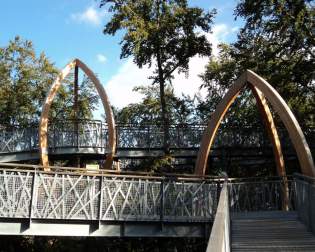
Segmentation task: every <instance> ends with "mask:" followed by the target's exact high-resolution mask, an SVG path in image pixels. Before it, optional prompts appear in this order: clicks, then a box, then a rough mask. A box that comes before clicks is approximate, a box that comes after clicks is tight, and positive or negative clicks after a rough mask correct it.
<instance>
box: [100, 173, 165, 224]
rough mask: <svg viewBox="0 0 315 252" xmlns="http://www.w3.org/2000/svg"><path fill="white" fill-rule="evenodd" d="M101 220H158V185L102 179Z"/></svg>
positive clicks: (155, 183) (128, 180)
mask: <svg viewBox="0 0 315 252" xmlns="http://www.w3.org/2000/svg"><path fill="white" fill-rule="evenodd" d="M102 195H103V198H102V219H103V220H127V219H128V220H153V219H159V218H160V215H159V202H160V199H159V195H160V183H159V182H156V181H147V180H141V179H114V178H104V180H103V187H102Z"/></svg>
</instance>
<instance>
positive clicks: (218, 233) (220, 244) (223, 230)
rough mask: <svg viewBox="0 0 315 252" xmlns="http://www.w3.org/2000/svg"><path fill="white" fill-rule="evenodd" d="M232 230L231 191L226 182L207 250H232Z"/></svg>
mask: <svg viewBox="0 0 315 252" xmlns="http://www.w3.org/2000/svg"><path fill="white" fill-rule="evenodd" d="M230 232H231V231H230V209H229V191H228V184H227V182H225V183H224V184H223V188H222V190H221V193H220V200H219V204H218V208H217V212H216V215H215V219H214V223H213V226H212V230H211V235H210V239H209V242H208V246H207V250H206V251H207V252H211V251H218V252H229V251H231V248H230Z"/></svg>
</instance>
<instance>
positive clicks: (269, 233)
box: [231, 211, 315, 252]
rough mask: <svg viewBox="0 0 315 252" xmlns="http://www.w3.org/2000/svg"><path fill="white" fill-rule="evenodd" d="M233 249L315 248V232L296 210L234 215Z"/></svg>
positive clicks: (232, 218) (284, 249)
mask: <svg viewBox="0 0 315 252" xmlns="http://www.w3.org/2000/svg"><path fill="white" fill-rule="evenodd" d="M231 224H232V226H231V228H232V230H231V236H232V251H233V252H234V251H235V252H237V251H244V252H245V251H265V252H267V251H277V252H279V251H286V252H288V251H315V236H314V235H313V234H312V233H310V232H309V231H307V228H306V226H305V225H304V224H302V223H301V222H300V221H299V220H298V217H297V213H296V212H294V211H291V212H283V211H271V212H268V211H266V212H250V213H244V212H243V213H236V214H232V216H231Z"/></svg>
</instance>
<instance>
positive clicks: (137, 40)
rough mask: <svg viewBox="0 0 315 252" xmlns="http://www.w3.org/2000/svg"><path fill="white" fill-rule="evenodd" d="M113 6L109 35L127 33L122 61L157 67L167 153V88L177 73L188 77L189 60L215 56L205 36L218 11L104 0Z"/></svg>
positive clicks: (163, 0) (182, 1) (174, 2)
mask: <svg viewBox="0 0 315 252" xmlns="http://www.w3.org/2000/svg"><path fill="white" fill-rule="evenodd" d="M100 2H101V6H103V5H106V4H109V5H110V7H109V11H110V12H112V13H113V16H112V19H111V20H110V21H109V22H108V23H107V24H106V26H105V29H104V33H105V34H111V35H114V34H116V32H117V31H119V30H123V31H124V32H125V33H124V36H123V39H122V41H121V44H122V49H121V58H126V57H129V56H133V59H134V62H135V63H136V64H137V65H138V66H139V67H140V68H141V67H142V66H144V65H149V66H151V65H152V64H153V63H155V64H154V68H155V71H154V75H153V76H151V79H153V83H154V84H155V83H158V84H159V87H160V103H161V120H162V122H163V125H164V149H165V152H168V146H169V143H168V141H169V131H168V125H169V123H170V122H169V118H168V114H169V113H168V102H169V101H167V100H166V97H165V87H166V85H169V84H170V83H171V80H172V78H173V72H174V71H176V70H177V71H178V72H184V73H186V74H187V73H188V70H189V65H188V63H189V59H190V58H191V57H193V56H195V55H201V56H208V55H210V54H211V44H210V43H209V42H208V41H207V39H206V36H205V34H204V33H205V32H210V24H211V23H212V18H213V16H214V14H215V11H214V10H213V11H211V12H208V13H205V12H204V11H203V10H202V9H201V8H197V7H188V4H187V1H186V0H139V1H133V0H123V1H116V0H101V1H100Z"/></svg>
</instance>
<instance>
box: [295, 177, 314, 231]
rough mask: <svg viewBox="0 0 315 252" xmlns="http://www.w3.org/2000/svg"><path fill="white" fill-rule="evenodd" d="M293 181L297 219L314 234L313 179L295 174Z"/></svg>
mask: <svg viewBox="0 0 315 252" xmlns="http://www.w3.org/2000/svg"><path fill="white" fill-rule="evenodd" d="M294 181H295V188H296V194H295V201H296V210H297V213H298V216H299V219H300V220H301V221H302V222H303V223H304V224H305V225H306V226H307V227H308V229H309V231H311V232H313V233H314V234H315V217H314V216H315V202H314V198H315V178H313V177H309V176H305V175H302V174H297V173H295V174H294Z"/></svg>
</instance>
